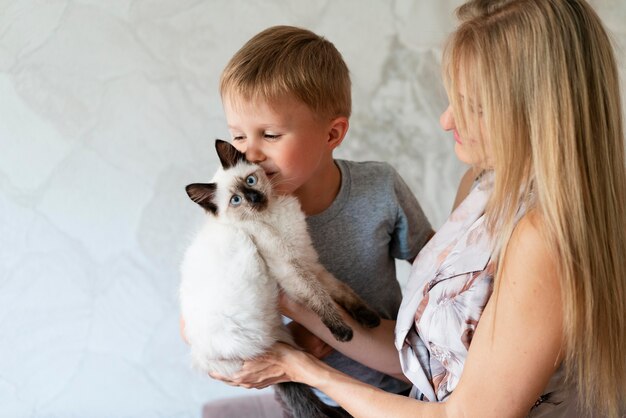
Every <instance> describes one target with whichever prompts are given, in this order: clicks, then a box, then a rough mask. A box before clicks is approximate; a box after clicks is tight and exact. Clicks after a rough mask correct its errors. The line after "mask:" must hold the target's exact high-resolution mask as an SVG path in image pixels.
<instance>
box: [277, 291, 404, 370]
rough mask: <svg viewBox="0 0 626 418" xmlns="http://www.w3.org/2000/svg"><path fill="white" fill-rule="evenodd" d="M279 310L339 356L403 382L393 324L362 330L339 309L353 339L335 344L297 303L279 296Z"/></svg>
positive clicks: (311, 313)
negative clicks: (338, 353) (350, 328)
mask: <svg viewBox="0 0 626 418" xmlns="http://www.w3.org/2000/svg"><path fill="white" fill-rule="evenodd" d="M281 310H282V311H283V314H284V315H286V316H288V317H290V318H291V319H293V320H294V321H295V322H297V323H299V324H301V325H303V326H304V327H305V328H306V329H308V330H309V331H311V332H312V333H313V334H314V335H315V336H317V337H318V338H320V339H321V340H322V341H324V342H325V343H326V344H328V345H330V346H331V347H333V348H334V349H335V350H337V351H339V352H340V353H342V354H344V355H346V356H348V357H350V358H352V359H353V360H356V361H358V362H359V363H361V364H364V365H366V366H368V367H370V368H372V369H375V370H378V371H380V372H382V373H385V374H388V375H390V376H393V377H396V378H398V379H401V380H405V381H407V379H406V377H405V376H404V374H403V373H402V369H401V367H400V359H399V358H398V351H397V350H396V348H395V346H394V330H395V325H396V322H395V321H391V320H387V319H382V320H381V322H380V325H379V326H377V327H376V328H364V327H363V326H361V325H360V324H359V323H357V322H356V321H355V320H354V319H353V318H352V317H350V316H349V315H348V314H347V313H345V312H344V311H343V310H341V313H342V316H343V318H344V320H345V321H346V322H347V323H348V325H350V327H352V330H353V337H352V340H350V341H348V342H339V341H337V340H336V339H335V338H334V337H333V335H332V334H331V333H330V331H329V330H328V328H327V327H326V326H325V325H324V324H323V323H322V321H321V320H320V318H319V316H317V315H316V314H315V313H314V312H313V311H311V310H310V309H308V308H306V307H304V306H302V305H301V304H298V303H296V302H294V301H292V300H291V299H289V298H288V297H286V296H283V297H282V298H281ZM372 353H376V355H372Z"/></svg>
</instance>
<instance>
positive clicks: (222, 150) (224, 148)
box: [215, 139, 246, 170]
mask: <svg viewBox="0 0 626 418" xmlns="http://www.w3.org/2000/svg"><path fill="white" fill-rule="evenodd" d="M215 150H216V151H217V156H218V157H220V162H221V163H222V168H223V169H224V170H226V169H227V168H230V167H233V166H234V165H235V164H237V163H238V162H239V161H246V155H245V154H243V153H241V152H239V151H237V148H235V147H234V146H232V144H230V143H228V142H226V141H222V140H221V139H216V140H215Z"/></svg>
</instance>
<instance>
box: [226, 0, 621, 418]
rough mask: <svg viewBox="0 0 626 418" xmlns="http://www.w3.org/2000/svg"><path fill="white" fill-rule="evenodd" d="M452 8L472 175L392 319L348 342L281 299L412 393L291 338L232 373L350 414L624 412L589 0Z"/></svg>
mask: <svg viewBox="0 0 626 418" xmlns="http://www.w3.org/2000/svg"><path fill="white" fill-rule="evenodd" d="M458 17H459V19H460V25H459V27H458V29H457V30H456V31H455V32H454V33H453V34H452V35H451V38H450V39H449V42H448V44H447V47H446V50H445V53H444V60H443V61H444V78H445V82H446V90H447V92H448V97H449V100H450V107H449V108H448V109H447V110H446V111H445V112H444V114H443V115H442V117H441V124H442V126H443V128H444V129H446V130H449V131H452V132H453V135H454V138H455V141H456V143H455V152H456V154H457V156H458V157H459V159H460V160H462V161H464V162H466V163H468V164H471V165H472V167H473V168H472V170H470V171H469V172H468V173H467V174H466V176H465V177H464V179H463V181H462V182H461V185H460V187H459V192H458V194H457V199H456V202H455V206H456V208H455V210H454V212H453V213H452V215H451V216H450V218H449V219H448V221H447V222H446V224H445V225H444V226H443V227H442V228H441V229H440V231H439V232H438V233H437V234H436V235H435V236H434V237H433V239H432V240H431V241H430V242H429V243H428V244H427V246H426V247H425V248H424V249H423V250H422V252H421V253H420V255H419V256H418V258H417V259H416V261H415V263H414V266H413V270H412V273H411V278H410V282H409V285H408V288H407V289H406V292H405V299H404V301H403V304H402V307H401V308H400V313H399V315H398V321H397V323H393V322H392V321H383V323H382V324H381V326H379V327H378V328H375V329H373V330H366V329H362V328H361V327H359V326H358V325H357V324H356V323H354V322H353V321H351V325H352V326H353V328H354V330H355V337H354V339H353V340H352V341H351V342H349V343H337V342H336V341H335V340H334V339H333V338H332V336H331V335H330V333H329V332H328V331H327V330H326V329H325V328H324V327H323V325H322V324H321V323H320V322H319V320H318V319H317V317H316V316H315V315H313V314H312V313H311V312H309V311H307V310H305V309H304V308H302V307H301V306H298V305H296V304H294V303H293V302H291V301H289V300H285V301H283V306H282V308H283V310H284V312H285V314H286V315H288V316H290V317H292V318H293V319H294V320H295V321H297V322H299V323H301V324H303V325H304V326H305V327H307V328H308V329H309V330H311V331H312V332H313V333H314V334H315V335H317V336H318V337H319V338H321V339H322V340H323V341H325V342H326V343H328V344H330V345H332V346H333V347H334V348H335V349H337V350H339V351H341V352H342V353H344V354H346V355H348V356H350V357H352V358H354V359H355V360H357V361H360V362H362V363H364V364H366V365H368V366H370V367H372V368H375V369H377V370H380V371H383V372H385V373H388V374H390V375H393V376H397V377H401V378H404V379H408V380H410V381H411V382H412V383H413V384H414V389H413V391H412V394H411V396H410V397H408V398H407V397H402V396H398V395H392V394H388V393H385V392H383V391H380V390H377V389H375V388H372V387H369V386H367V385H365V384H362V383H360V382H358V381H356V380H354V379H352V378H350V377H348V376H345V375H343V374H341V373H340V372H337V371H335V370H333V369H331V368H329V367H327V366H325V365H324V364H323V363H321V362H320V361H318V360H317V359H316V358H315V357H313V356H312V355H310V354H308V353H305V352H303V351H299V350H296V349H294V348H292V347H289V346H286V345H284V344H277V345H276V346H275V348H274V350H273V351H272V352H271V353H268V354H267V355H266V356H264V357H263V358H260V359H257V360H254V361H249V362H246V364H245V366H244V369H243V370H242V371H241V372H240V373H239V374H238V375H237V376H235V378H233V379H232V380H226V379H223V378H222V380H225V381H227V382H228V383H230V384H233V385H239V386H244V387H257V388H261V387H265V386H267V385H270V384H273V383H277V382H281V381H290V380H291V381H297V382H302V383H305V384H308V385H311V386H313V387H317V388H319V389H320V390H322V391H323V392H325V393H326V394H328V395H329V396H330V397H332V398H333V399H334V400H336V401H337V402H338V403H339V404H340V405H341V406H342V407H344V408H345V409H346V410H347V411H348V412H350V413H351V414H352V415H354V416H356V417H376V418H379V417H383V416H391V417H404V416H407V417H408V416H411V417H415V416H420V417H445V416H452V417H463V416H468V417H509V416H510V417H518V416H520V417H521V416H527V415H528V416H533V417H572V416H583V415H585V414H589V415H593V416H609V417H618V416H619V414H620V411H623V409H621V408H623V407H624V405H623V402H624V401H623V400H624V399H626V390H625V388H626V356H625V355H624V353H623V352H622V348H623V347H626V326H625V325H626V261H625V260H626V238H625V234H624V225H625V224H626V216H625V212H624V206H625V204H626V179H625V177H626V175H625V174H626V173H625V171H626V170H625V162H624V138H623V128H622V121H621V105H620V99H619V93H618V92H619V86H618V76H617V70H616V65H615V60H614V56H613V52H612V49H611V46H610V42H609V40H608V37H607V35H606V32H605V30H604V28H603V27H602V24H601V22H600V20H599V19H598V17H597V15H596V14H595V13H594V11H593V10H592V9H591V7H590V6H589V5H588V4H587V3H586V2H585V1H584V0H512V1H506V0H496V1H486V0H482V1H479V0H476V1H470V2H468V3H466V4H465V5H463V6H462V7H460V9H459V10H458ZM347 320H348V321H350V319H349V318H347ZM394 330H395V337H394ZM398 353H399V355H398ZM214 377H216V378H220V377H219V376H214ZM441 401H445V402H441Z"/></svg>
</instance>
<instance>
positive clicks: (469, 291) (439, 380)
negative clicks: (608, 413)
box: [395, 172, 578, 417]
mask: <svg viewBox="0 0 626 418" xmlns="http://www.w3.org/2000/svg"><path fill="white" fill-rule="evenodd" d="M492 186H493V173H491V172H487V173H486V174H485V175H483V176H482V177H481V178H480V179H479V180H476V182H475V183H474V185H473V187H472V190H471V191H470V193H469V195H468V196H467V198H466V199H465V200H464V201H463V202H462V203H461V204H460V205H459V207H458V208H457V209H456V210H455V211H454V212H453V213H452V214H451V215H450V217H449V218H448V220H447V222H446V223H445V224H444V225H443V226H442V227H441V229H440V230H439V231H438V232H437V234H435V236H434V237H433V238H432V239H431V240H430V241H429V242H428V244H426V246H425V247H424V248H423V249H422V251H421V252H420V253H419V255H418V256H417V258H416V260H415V262H414V263H413V267H412V270H411V275H410V278H409V283H408V285H407V288H406V291H405V294H404V299H403V301H402V305H401V306H400V312H399V313H398V320H397V324H396V331H395V332H396V336H395V345H396V348H397V349H398V351H399V354H400V362H401V365H402V368H403V371H404V373H405V375H406V376H407V377H408V378H409V379H410V380H411V381H412V382H413V385H414V387H413V391H412V393H411V395H412V396H413V397H416V398H418V399H421V400H425V401H445V400H446V398H447V397H448V395H450V393H452V391H453V390H454V388H455V387H456V385H457V384H458V382H459V379H460V377H461V374H462V372H463V366H464V363H465V358H466V356H467V351H468V348H469V346H470V344H471V342H472V337H473V335H474V330H475V329H476V326H477V324H478V321H479V320H480V316H481V314H482V312H483V309H484V307H485V305H486V304H487V302H488V301H489V297H490V296H491V293H492V291H493V275H494V264H493V261H492V260H491V255H492V252H493V250H492V245H493V244H492V241H491V238H490V236H489V234H488V232H487V229H486V225H485V222H484V221H485V218H484V211H485V205H486V203H487V200H488V198H489V195H490V193H491V190H492ZM574 400H575V398H574V397H573V396H572V393H571V392H570V391H569V390H567V388H566V387H565V385H564V383H563V373H562V370H561V369H559V370H558V371H557V372H556V373H555V374H554V376H552V378H551V380H550V382H549V385H548V387H547V388H546V392H545V393H544V395H542V396H541V397H540V398H539V399H538V400H537V403H536V404H535V406H534V407H533V408H532V410H531V411H529V416H532V417H576V416H578V414H577V413H576V409H575V404H576V402H574Z"/></svg>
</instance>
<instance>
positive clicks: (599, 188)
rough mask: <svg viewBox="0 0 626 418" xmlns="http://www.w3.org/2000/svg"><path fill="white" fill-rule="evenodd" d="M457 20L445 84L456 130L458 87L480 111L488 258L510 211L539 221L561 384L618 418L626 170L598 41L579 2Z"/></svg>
mask: <svg viewBox="0 0 626 418" xmlns="http://www.w3.org/2000/svg"><path fill="white" fill-rule="evenodd" d="M457 14H458V17H459V19H460V22H461V23H460V26H459V28H458V29H457V30H456V31H455V32H454V33H453V34H452V35H451V38H450V39H449V42H448V44H447V46H446V50H445V53H444V77H445V79H446V83H447V89H448V92H449V96H450V101H451V103H452V107H453V110H454V113H455V119H458V120H459V123H460V124H461V125H463V124H467V122H468V121H467V117H468V116H467V115H468V113H467V111H466V110H467V104H466V103H465V104H464V103H462V102H461V100H460V99H459V98H458V86H459V82H460V80H461V79H463V80H472V82H471V83H469V85H470V91H469V92H468V93H467V94H468V95H470V96H472V95H473V97H474V98H475V100H477V101H479V102H480V105H481V107H482V115H483V117H482V123H484V128H485V129H484V130H485V132H487V134H486V135H485V136H486V137H487V141H486V144H487V145H486V147H487V148H488V153H489V155H491V156H492V160H493V161H492V163H493V168H494V171H495V184H494V192H493V196H492V199H491V201H490V203H489V205H488V208H487V212H486V215H487V219H488V222H489V225H490V226H491V227H492V231H497V234H495V236H496V239H497V240H500V241H499V242H498V245H497V248H505V247H506V240H508V238H509V236H510V233H511V231H512V229H513V228H514V225H515V215H516V212H517V210H518V208H519V207H520V206H521V205H525V206H526V207H527V208H529V209H533V210H536V211H537V212H538V213H539V214H540V215H541V217H542V220H543V223H544V225H545V227H546V228H545V231H544V233H545V236H546V239H547V242H549V244H550V246H551V247H552V249H553V250H554V253H555V255H556V260H557V267H558V273H559V277H560V280H561V289H562V301H563V320H564V323H563V329H564V336H563V337H564V345H565V347H566V354H565V357H564V365H565V368H566V372H567V376H568V378H569V381H570V382H573V383H575V384H576V386H577V388H578V395H579V400H580V402H581V407H582V408H583V409H584V410H585V411H586V412H587V413H589V414H590V415H593V416H598V415H599V414H602V415H606V416H610V417H617V416H619V414H620V408H623V407H624V399H626V234H625V231H626V212H625V208H626V166H625V161H624V132H623V126H622V109H621V104H620V97H619V92H620V89H619V81H618V72H617V66H616V63H615V58H614V55H613V50H612V47H611V44H610V41H609V37H608V36H607V33H606V31H605V29H604V28H603V25H602V23H601V22H600V19H599V18H598V16H597V15H596V13H595V12H594V11H593V9H592V8H591V7H590V6H589V5H588V4H587V3H586V2H585V1H584V0H493V1H488V0H482V1H481V0H475V1H470V2H468V3H466V4H465V5H463V6H461V7H460V8H459V9H458V11H457ZM464 115H465V116H464ZM517 191H519V193H518V192H517ZM497 283H498V276H496V285H497Z"/></svg>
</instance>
